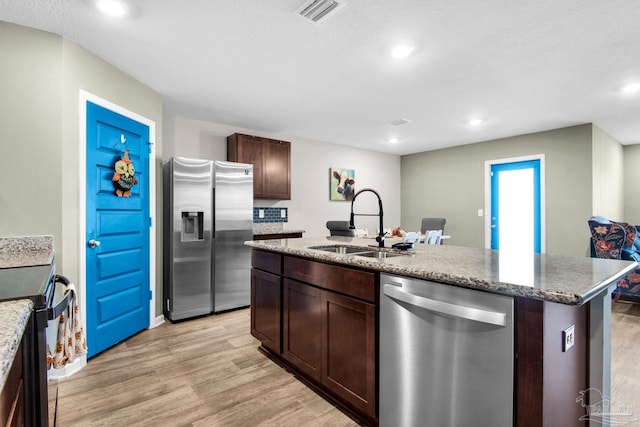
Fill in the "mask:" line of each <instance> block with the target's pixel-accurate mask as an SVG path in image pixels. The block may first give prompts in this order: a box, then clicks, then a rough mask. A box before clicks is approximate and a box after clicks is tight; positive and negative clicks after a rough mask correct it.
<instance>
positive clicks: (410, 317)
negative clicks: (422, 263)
mask: <svg viewBox="0 0 640 427" xmlns="http://www.w3.org/2000/svg"><path fill="white" fill-rule="evenodd" d="M513 307H514V302H513V298H511V297H506V296H502V295H496V294H491V293H488V292H482V291H475V290H470V289H465V288H460V287H456V286H450V285H445V284H441V283H435V282H430V281H425V280H417V279H408V278H406V277H398V276H392V275H387V274H382V275H381V278H380V407H379V419H380V426H381V427H392V426H393V427H429V426H437V427H442V426H456V427H464V426H474V427H475V426H479V425H485V426H493V427H500V426H512V425H513V389H514V388H513V378H514V377H513V375H514V374H513V369H514V331H513V310H514V308H513Z"/></svg>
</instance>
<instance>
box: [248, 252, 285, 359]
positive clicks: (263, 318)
mask: <svg viewBox="0 0 640 427" xmlns="http://www.w3.org/2000/svg"><path fill="white" fill-rule="evenodd" d="M251 264H252V267H253V268H252V269H251V335H253V336H254V337H255V338H257V339H258V340H260V342H261V343H262V345H263V346H264V347H265V348H267V349H269V350H270V351H272V352H274V353H275V354H280V353H282V309H281V307H282V277H281V272H282V256H281V255H278V254H274V253H269V252H263V251H255V250H254V251H252V253H251Z"/></svg>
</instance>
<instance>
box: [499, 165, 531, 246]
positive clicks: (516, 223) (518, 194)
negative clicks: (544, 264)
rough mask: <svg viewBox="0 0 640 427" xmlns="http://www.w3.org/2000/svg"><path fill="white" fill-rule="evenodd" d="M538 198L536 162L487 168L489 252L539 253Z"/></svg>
mask: <svg viewBox="0 0 640 427" xmlns="http://www.w3.org/2000/svg"><path fill="white" fill-rule="evenodd" d="M540 197H541V196H540V160H527V161H520V162H510V163H499V164H494V165H492V166H491V212H490V214H491V249H501V250H509V251H514V250H518V251H520V250H526V251H531V252H534V253H540V250H541V208H540V206H541V199H540ZM504 246H507V247H504Z"/></svg>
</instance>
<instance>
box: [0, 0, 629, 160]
mask: <svg viewBox="0 0 640 427" xmlns="http://www.w3.org/2000/svg"><path fill="white" fill-rule="evenodd" d="M91 1H92V0H0V20H2V21H8V22H12V23H16V24H20V25H26V26H29V27H33V28H37V29H42V30H46V31H50V32H53V33H57V34H61V35H63V36H64V37H66V38H68V39H70V40H72V41H73V42H75V43H77V44H79V45H81V46H83V47H84V48H86V49H87V50H89V51H90V52H92V53H94V54H95V55H97V56H99V57H101V58H103V59H104V60H106V61H107V62H109V63H111V64H113V65H114V66H116V67H118V68H119V69H121V70H123V71H125V72H126V73H128V74H130V75H132V76H133V77H135V78H136V79H138V80H140V81H141V82H143V83H145V84H147V85H148V86H150V87H151V88H153V89H154V90H156V91H157V92H159V93H160V94H162V96H163V99H164V108H165V112H166V113H168V114H172V115H174V114H175V115H179V116H184V117H189V118H195V119H201V120H206V121H211V122H216V123H224V124H229V125H234V126H238V127H243V128H249V129H255V130H256V131H258V132H260V131H263V132H268V133H275V134H283V135H288V136H290V137H301V138H306V139H313V140H318V141H325V142H331V143H336V144H342V145H352V146H356V147H361V148H365V149H371V150H376V151H383V152H388V153H393V154H408V153H414V152H420V151H426V150H431V149H437V148H443V147H449V146H455V145H460V144H467V143H472V142H479V141H485V140H489V139H495V138H500V137H506V136H513V135H519V134H524V133H531V132H536V131H541V130H548V129H555V128H560V127H565V126H571V125H577V124H583V123H595V124H596V125H597V126H599V127H600V128H602V129H603V130H604V131H605V132H607V133H609V134H610V135H611V136H613V137H614V138H615V139H617V140H618V141H620V142H621V143H623V144H635V143H640V92H639V93H636V94H635V95H628V94H627V95H624V94H622V93H621V87H622V86H623V85H624V84H626V83H630V82H640V24H639V20H640V1H638V0H604V1H603V0H535V1H532V0H482V1H478V0H376V1H373V0H348V1H347V2H346V5H345V6H344V7H342V8H341V9H340V10H339V11H338V12H337V13H335V14H334V15H333V16H331V17H330V18H329V19H327V20H326V21H325V22H323V23H321V24H314V23H311V22H310V21H308V20H305V19H304V18H302V17H301V16H299V15H298V14H296V13H295V12H296V10H297V9H298V8H299V6H300V5H301V4H302V3H303V1H302V0H180V1H178V0H135V1H133V0H130V3H131V5H132V8H133V14H132V15H131V16H129V17H127V18H125V19H121V20H115V19H113V18H108V17H105V16H102V15H100V14H99V13H98V12H97V11H96V9H95V7H94V5H93V4H92V3H91ZM400 41H404V42H409V43H411V44H413V45H414V46H415V51H414V54H413V55H412V56H411V57H409V58H408V59H406V60H404V61H398V60H395V59H393V58H391V57H390V55H389V51H390V49H391V47H392V46H393V45H394V43H396V42H400ZM0 62H1V60H0ZM475 117H480V118H483V119H484V120H485V122H484V123H483V124H482V125H480V126H477V127H472V126H470V125H469V124H468V123H467V122H468V120H470V119H472V118H475ZM398 118H407V119H409V120H411V123H409V124H406V125H403V126H399V127H393V126H390V125H389V124H387V123H388V122H389V121H392V120H394V119H398ZM391 136H396V137H398V138H399V139H400V142H398V143H397V144H389V143H388V142H387V141H386V140H387V138H389V137H391Z"/></svg>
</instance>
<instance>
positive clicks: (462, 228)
mask: <svg viewBox="0 0 640 427" xmlns="http://www.w3.org/2000/svg"><path fill="white" fill-rule="evenodd" d="M591 134H592V131H591V125H582V126H575V127H569V128H564V129H557V130H553V131H547V132H539V133H533V134H528V135H521V136H516V137H512V138H503V139H498V140H493V141H486V142H481V143H476V144H470V145H464V146H459V147H453V148H447V149H442V150H435V151H429V152H424V153H418V154H413V155H408V156H403V157H402V159H401V167H402V171H401V182H402V190H401V193H402V225H403V226H404V227H406V228H408V229H414V228H416V227H419V225H420V220H421V218H422V217H427V216H442V217H445V218H447V225H446V234H450V235H452V239H451V240H450V241H449V242H447V244H452V245H453V244H455V245H460V246H471V247H484V242H485V226H484V220H485V219H484V217H478V209H484V206H485V200H484V194H485V188H484V185H485V177H484V163H485V161H488V160H496V159H506V158H512V157H519V156H531V155H536V154H544V155H545V166H546V172H545V178H546V188H545V192H546V212H545V213H546V215H545V216H546V236H545V237H546V252H547V253H553V254H565V255H578V256H583V255H585V253H586V247H587V241H588V240H587V239H588V236H589V232H588V228H587V225H586V224H587V223H586V221H587V219H588V218H589V217H590V216H591V210H592V190H591V187H592V186H591V175H592V159H591V156H592V150H591V138H592V135H591ZM487 214H488V213H487Z"/></svg>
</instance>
